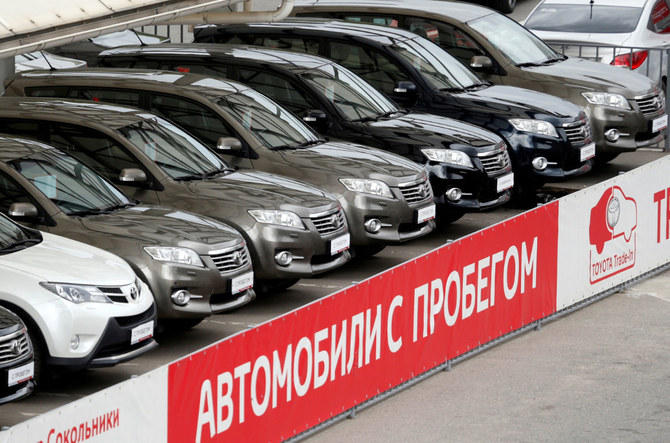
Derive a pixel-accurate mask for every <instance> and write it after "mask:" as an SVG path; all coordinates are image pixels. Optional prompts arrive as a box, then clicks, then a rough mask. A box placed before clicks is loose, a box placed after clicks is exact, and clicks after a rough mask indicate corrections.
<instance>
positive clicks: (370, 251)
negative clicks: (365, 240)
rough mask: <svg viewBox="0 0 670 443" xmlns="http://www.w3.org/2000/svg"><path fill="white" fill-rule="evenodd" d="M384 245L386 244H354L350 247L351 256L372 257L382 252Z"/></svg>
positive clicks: (355, 257)
mask: <svg viewBox="0 0 670 443" xmlns="http://www.w3.org/2000/svg"><path fill="white" fill-rule="evenodd" d="M385 247H386V245H367V246H355V247H353V248H351V257H352V258H354V259H360V258H366V257H372V256H373V255H375V254H378V253H380V252H382V251H383V250H384V248H385Z"/></svg>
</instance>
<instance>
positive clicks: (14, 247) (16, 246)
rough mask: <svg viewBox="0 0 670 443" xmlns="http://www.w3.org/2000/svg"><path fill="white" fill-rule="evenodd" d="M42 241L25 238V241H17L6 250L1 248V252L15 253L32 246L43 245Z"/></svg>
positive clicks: (6, 247)
mask: <svg viewBox="0 0 670 443" xmlns="http://www.w3.org/2000/svg"><path fill="white" fill-rule="evenodd" d="M41 242H42V239H41V238H33V237H31V238H24V239H23V240H17V241H15V242H14V243H12V244H10V245H7V246H5V247H4V248H0V252H13V251H18V250H21V249H25V248H27V247H28V246H29V245H31V244H37V243H41Z"/></svg>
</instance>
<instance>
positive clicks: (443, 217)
mask: <svg viewBox="0 0 670 443" xmlns="http://www.w3.org/2000/svg"><path fill="white" fill-rule="evenodd" d="M464 215H465V213H464V212H461V211H457V210H456V211H455V210H453V209H447V208H444V209H438V213H437V217H435V222H436V223H437V225H438V226H446V225H449V224H451V223H453V222H455V221H456V220H458V219H460V218H461V217H463V216H464Z"/></svg>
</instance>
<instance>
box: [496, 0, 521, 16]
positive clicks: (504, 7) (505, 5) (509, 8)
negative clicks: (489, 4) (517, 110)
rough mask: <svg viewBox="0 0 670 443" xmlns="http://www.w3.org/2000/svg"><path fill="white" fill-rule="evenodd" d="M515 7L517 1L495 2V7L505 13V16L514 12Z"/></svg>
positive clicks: (501, 0)
mask: <svg viewBox="0 0 670 443" xmlns="http://www.w3.org/2000/svg"><path fill="white" fill-rule="evenodd" d="M515 6H516V0H495V1H494V2H493V7H494V8H496V9H497V10H498V11H500V12H504V13H505V14H509V13H510V12H513V11H514V7H515Z"/></svg>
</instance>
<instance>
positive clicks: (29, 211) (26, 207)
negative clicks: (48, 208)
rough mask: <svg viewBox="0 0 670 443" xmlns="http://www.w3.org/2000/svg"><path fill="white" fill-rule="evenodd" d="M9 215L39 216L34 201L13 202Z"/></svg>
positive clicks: (19, 216) (20, 216) (21, 216)
mask: <svg viewBox="0 0 670 443" xmlns="http://www.w3.org/2000/svg"><path fill="white" fill-rule="evenodd" d="M9 216H10V217H16V218H33V217H37V216H38V212H37V208H36V207H35V205H34V204H32V203H12V205H11V206H10V207H9Z"/></svg>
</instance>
